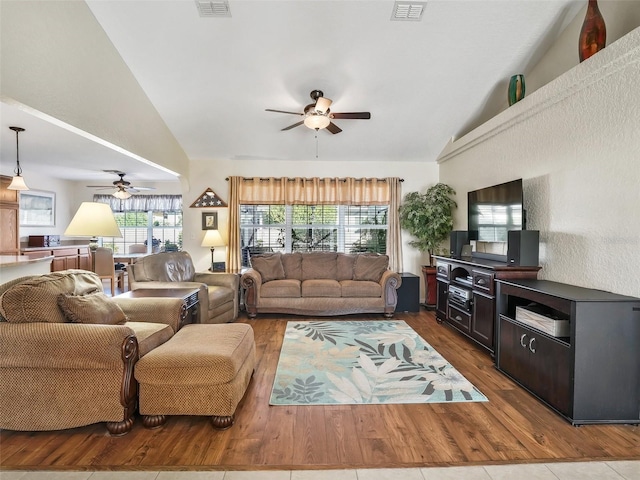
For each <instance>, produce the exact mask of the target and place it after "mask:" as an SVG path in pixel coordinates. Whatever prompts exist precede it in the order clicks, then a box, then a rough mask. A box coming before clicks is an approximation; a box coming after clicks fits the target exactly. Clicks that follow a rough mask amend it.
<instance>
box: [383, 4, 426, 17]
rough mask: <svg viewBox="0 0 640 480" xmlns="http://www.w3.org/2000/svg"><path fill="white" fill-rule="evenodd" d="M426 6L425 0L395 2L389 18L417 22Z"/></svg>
mask: <svg viewBox="0 0 640 480" xmlns="http://www.w3.org/2000/svg"><path fill="white" fill-rule="evenodd" d="M426 7H427V3H426V2H395V4H394V5H393V14H392V15H391V20H401V21H405V22H407V21H408V22H419V21H420V20H422V12H424V9H425V8H426Z"/></svg>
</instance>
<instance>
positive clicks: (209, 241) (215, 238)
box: [201, 230, 226, 272]
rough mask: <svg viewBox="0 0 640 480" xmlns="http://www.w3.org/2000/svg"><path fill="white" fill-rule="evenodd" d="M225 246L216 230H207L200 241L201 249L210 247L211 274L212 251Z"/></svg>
mask: <svg viewBox="0 0 640 480" xmlns="http://www.w3.org/2000/svg"><path fill="white" fill-rule="evenodd" d="M225 245H226V244H225V243H224V240H223V239H222V235H220V232H219V231H218V230H207V233H205V234H204V238H203V239H202V245H201V246H202V247H211V268H210V269H209V270H211V271H212V272H213V251H214V250H215V248H214V247H224V246H225Z"/></svg>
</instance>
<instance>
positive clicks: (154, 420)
mask: <svg viewBox="0 0 640 480" xmlns="http://www.w3.org/2000/svg"><path fill="white" fill-rule="evenodd" d="M166 422H167V416H166V415H143V416H142V424H143V425H144V426H145V427H146V428H159V427H161V426H162V425H164V424H165V423H166Z"/></svg>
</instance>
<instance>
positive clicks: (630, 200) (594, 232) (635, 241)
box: [440, 29, 640, 296]
mask: <svg viewBox="0 0 640 480" xmlns="http://www.w3.org/2000/svg"><path fill="white" fill-rule="evenodd" d="M520 177H521V178H523V179H524V190H525V191H524V195H525V208H526V209H527V213H528V215H527V218H528V228H529V229H531V230H540V239H541V264H542V266H543V270H542V271H541V274H540V278H546V279H550V280H555V281H559V282H563V283H569V284H574V285H579V286H585V287H590V288H598V289H602V290H609V291H613V292H616V293H621V294H627V295H633V296H640V29H636V30H634V31H632V32H631V33H629V34H628V35H626V36H625V37H623V38H622V39H620V40H619V41H617V42H616V43H614V44H612V45H611V46H609V47H607V48H606V49H604V50H603V51H601V52H599V53H598V54H596V55H595V56H593V57H591V58H590V59H588V60H587V61H585V62H583V63H581V64H579V65H577V66H576V67H574V68H573V69H571V70H569V71H568V72H566V73H565V74H563V75H561V76H560V77H558V78H557V79H555V80H554V81H553V82H551V83H549V84H548V85H546V86H544V87H541V88H540V89H539V90H537V91H536V92H534V93H533V94H532V95H530V96H528V97H526V98H525V99H523V100H522V101H521V102H519V103H517V104H515V105H514V106H512V107H510V108H509V109H508V110H506V111H504V112H502V113H501V114H500V115H498V116H497V117H495V118H494V119H492V120H490V121H489V122H487V123H486V124H484V125H482V126H481V127H479V128H478V129H476V130H475V131H474V132H471V133H470V134H468V135H466V136H465V137H463V138H462V139H460V140H458V141H457V142H455V143H454V144H453V145H452V146H451V148H449V149H448V151H447V152H446V153H445V154H443V155H442V158H441V164H440V180H441V181H443V182H445V183H448V184H450V185H452V186H453V187H454V188H455V189H456V190H457V192H458V199H459V205H460V206H461V207H462V208H460V209H459V210H458V212H457V217H456V228H458V229H465V228H466V225H467V221H466V200H465V198H466V192H468V191H470V190H474V189H477V188H482V187H486V186H489V185H493V184H497V183H502V182H504V181H508V180H512V179H515V178H520Z"/></svg>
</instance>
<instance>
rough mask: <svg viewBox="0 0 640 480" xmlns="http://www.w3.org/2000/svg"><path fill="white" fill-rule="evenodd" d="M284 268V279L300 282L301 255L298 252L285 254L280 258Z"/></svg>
mask: <svg viewBox="0 0 640 480" xmlns="http://www.w3.org/2000/svg"><path fill="white" fill-rule="evenodd" d="M280 260H281V261H282V267H283V268H284V276H285V278H295V279H296V280H302V254H301V253H300V252H293V253H287V254H285V255H282V256H281V257H280Z"/></svg>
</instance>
